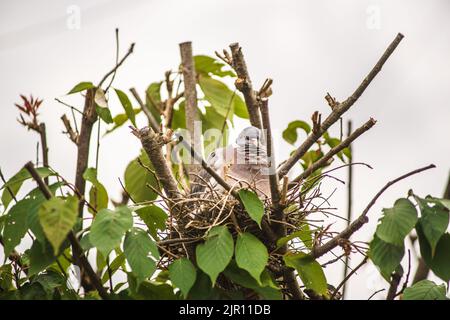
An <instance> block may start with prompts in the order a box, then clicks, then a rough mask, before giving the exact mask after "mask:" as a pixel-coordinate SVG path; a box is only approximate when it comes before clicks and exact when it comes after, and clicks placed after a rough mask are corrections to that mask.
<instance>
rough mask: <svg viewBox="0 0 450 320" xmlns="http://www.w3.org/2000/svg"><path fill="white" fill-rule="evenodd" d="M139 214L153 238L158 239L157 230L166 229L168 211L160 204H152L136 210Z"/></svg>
mask: <svg viewBox="0 0 450 320" xmlns="http://www.w3.org/2000/svg"><path fill="white" fill-rule="evenodd" d="M136 213H137V214H138V216H139V217H140V218H141V219H142V221H144V223H145V224H146V225H147V227H148V231H149V232H150V234H151V235H152V237H153V238H155V239H157V237H158V234H157V231H158V230H160V231H164V230H166V220H167V213H166V212H165V211H164V210H163V209H161V208H160V207H158V206H155V205H151V206H147V207H144V208H141V209H138V210H136Z"/></svg>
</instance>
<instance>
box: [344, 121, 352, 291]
mask: <svg viewBox="0 0 450 320" xmlns="http://www.w3.org/2000/svg"><path fill="white" fill-rule="evenodd" d="M341 119H342V118H341ZM351 134H352V121H351V120H348V122H347V137H350V135H351ZM348 149H349V151H350V159H349V162H350V164H352V161H353V148H352V145H351V144H350V145H349V146H348ZM347 172H348V178H347V180H348V181H347V227H348V226H349V224H350V221H351V220H352V204H353V201H352V200H353V199H352V196H353V166H352V165H349V166H348V171H347ZM348 262H349V255H347V254H346V255H345V262H344V276H343V278H344V279H345V277H347V274H348ZM346 289H347V283H344V285H343V286H342V298H343V299H345V293H346Z"/></svg>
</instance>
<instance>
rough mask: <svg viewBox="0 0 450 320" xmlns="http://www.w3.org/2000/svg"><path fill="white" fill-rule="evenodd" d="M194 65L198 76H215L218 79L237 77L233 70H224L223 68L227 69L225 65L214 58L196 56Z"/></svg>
mask: <svg viewBox="0 0 450 320" xmlns="http://www.w3.org/2000/svg"><path fill="white" fill-rule="evenodd" d="M194 64H195V71H196V72H197V74H202V75H205V76H210V75H215V76H218V77H226V76H230V77H236V74H235V73H234V72H233V71H232V70H225V71H224V70H222V69H223V67H225V64H224V63H222V62H220V61H219V60H217V59H215V58H212V57H208V56H204V55H197V56H194Z"/></svg>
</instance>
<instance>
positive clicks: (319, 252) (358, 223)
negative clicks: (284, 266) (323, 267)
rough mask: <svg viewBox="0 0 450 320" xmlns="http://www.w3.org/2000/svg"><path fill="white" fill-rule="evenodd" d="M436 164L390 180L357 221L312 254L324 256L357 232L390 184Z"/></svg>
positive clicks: (315, 249) (314, 249) (316, 248)
mask: <svg viewBox="0 0 450 320" xmlns="http://www.w3.org/2000/svg"><path fill="white" fill-rule="evenodd" d="M435 167H436V166H435V165H434V164H430V165H428V166H426V167H423V168H419V169H416V170H413V171H411V172H408V173H406V174H404V175H402V176H400V177H398V178H396V179H394V180H392V181H389V182H388V183H387V184H386V185H385V186H384V187H383V188H381V190H380V191H379V192H378V193H377V194H376V195H375V197H374V198H373V199H372V200H371V201H370V203H369V204H368V205H367V207H366V208H365V209H364V211H363V212H362V213H361V215H360V216H359V217H358V219H356V220H355V221H353V222H352V223H351V224H350V225H349V226H348V227H347V228H345V229H344V230H343V231H342V232H341V233H339V234H338V235H337V236H335V237H334V238H332V239H331V240H330V241H328V242H327V243H325V244H323V245H322V246H320V247H315V248H313V250H312V252H311V255H312V256H313V257H314V258H318V257H321V256H323V255H324V254H325V253H327V252H329V251H331V250H333V249H334V248H336V247H337V246H338V245H339V244H340V243H341V242H342V240H347V239H349V238H350V236H351V235H352V234H353V233H355V232H356V231H357V230H359V229H360V228H361V227H362V226H363V225H364V224H365V223H367V222H368V221H369V218H368V217H367V213H368V212H369V210H370V208H372V206H373V205H374V204H375V202H376V201H377V199H378V198H379V197H380V196H381V195H382V194H383V193H384V192H385V191H386V189H388V188H389V187H390V186H392V185H393V184H395V183H397V182H399V181H400V180H403V179H405V178H407V177H409V176H412V175H414V174H417V173H420V172H422V171H425V170H428V169H431V168H435Z"/></svg>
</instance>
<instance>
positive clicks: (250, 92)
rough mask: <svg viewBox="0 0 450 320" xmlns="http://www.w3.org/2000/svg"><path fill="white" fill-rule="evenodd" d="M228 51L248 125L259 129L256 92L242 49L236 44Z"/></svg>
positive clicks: (260, 123)
mask: <svg viewBox="0 0 450 320" xmlns="http://www.w3.org/2000/svg"><path fill="white" fill-rule="evenodd" d="M230 49H231V55H232V67H233V69H234V71H236V74H237V76H238V78H237V79H236V82H235V85H236V88H237V89H238V90H239V91H240V92H242V94H243V95H244V100H245V104H246V105H247V110H248V115H249V119H250V123H251V124H252V126H254V127H257V128H261V125H262V122H261V116H260V114H259V105H258V101H257V97H256V91H255V90H254V89H253V85H252V81H251V80H250V75H249V72H248V70H247V64H246V62H245V59H244V54H243V53H242V48H241V47H240V46H239V43H237V42H236V43H232V44H230Z"/></svg>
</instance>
